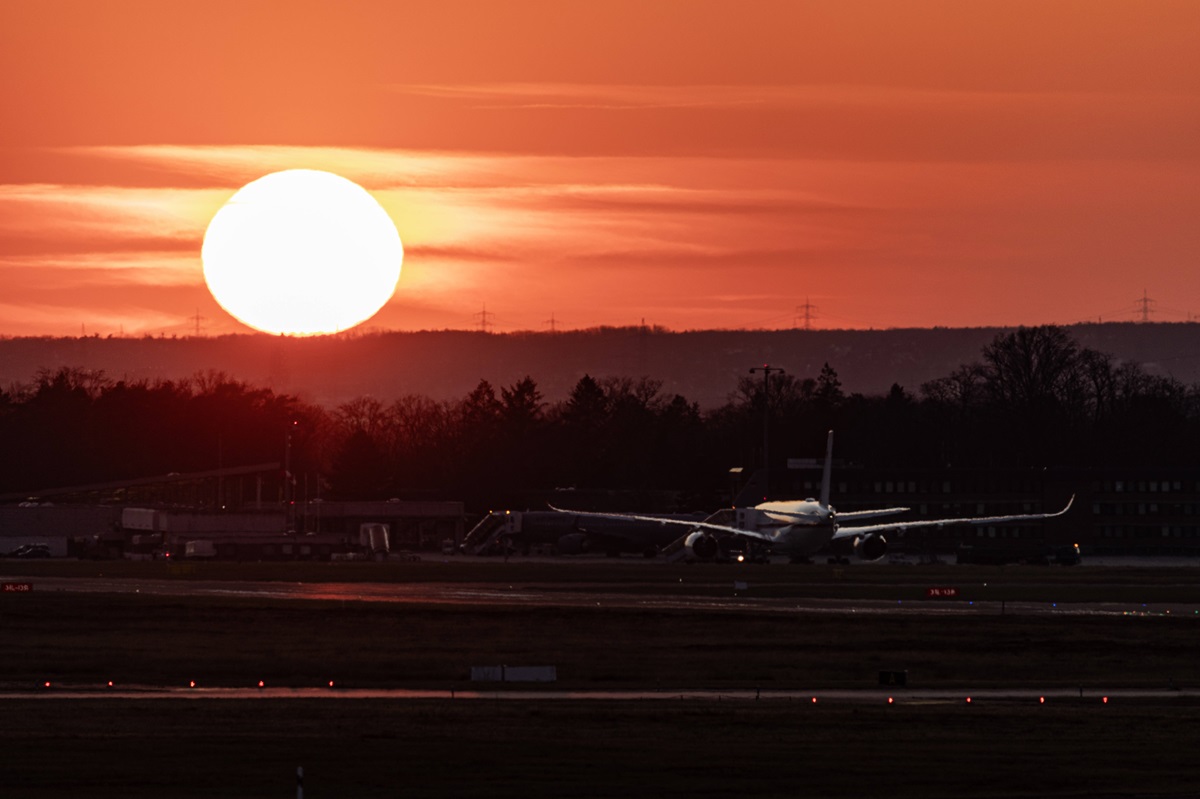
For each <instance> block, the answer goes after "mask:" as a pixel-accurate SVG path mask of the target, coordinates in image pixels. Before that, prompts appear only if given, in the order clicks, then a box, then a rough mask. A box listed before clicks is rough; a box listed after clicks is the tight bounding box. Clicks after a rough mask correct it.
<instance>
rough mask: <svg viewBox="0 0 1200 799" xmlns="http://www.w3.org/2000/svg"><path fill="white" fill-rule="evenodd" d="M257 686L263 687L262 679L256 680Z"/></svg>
mask: <svg viewBox="0 0 1200 799" xmlns="http://www.w3.org/2000/svg"><path fill="white" fill-rule="evenodd" d="M258 687H259V688H262V687H263V681H262V680H259V681H258Z"/></svg>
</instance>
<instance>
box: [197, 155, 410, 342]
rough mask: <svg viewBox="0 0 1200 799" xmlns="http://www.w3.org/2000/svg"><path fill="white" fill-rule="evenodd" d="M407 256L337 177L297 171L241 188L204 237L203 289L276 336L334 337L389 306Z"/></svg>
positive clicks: (367, 198) (360, 194) (381, 220)
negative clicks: (204, 286)
mask: <svg viewBox="0 0 1200 799" xmlns="http://www.w3.org/2000/svg"><path fill="white" fill-rule="evenodd" d="M403 257H404V249H403V246H402V245H401V243H400V235H399V234H398V233H397V232H396V227H395V225H394V224H393V223H392V220H391V218H390V217H389V216H388V215H387V212H386V211H384V210H383V208H382V207H381V206H380V205H379V203H378V202H376V200H375V198H374V197H372V196H371V195H370V194H369V193H368V192H367V191H366V190H365V189H363V188H362V187H361V186H359V185H357V184H356V183H353V182H352V181H349V180H347V179H345V178H343V177H340V176H338V175H334V174H332V173H330V172H320V171H316V170H311V169H289V170H286V171H283V172H273V173H271V174H269V175H266V176H264V177H261V178H259V179H258V180H255V181H253V182H251V183H248V184H246V185H245V186H243V187H242V188H241V189H240V190H239V191H238V192H237V193H236V194H234V195H233V197H231V198H230V199H229V201H228V202H227V203H225V205H224V206H223V207H222V208H221V210H219V211H218V212H217V213H216V214H215V215H214V216H213V218H212V221H211V222H210V223H209V225H208V230H207V231H206V232H205V234H204V246H203V250H202V259H203V261H204V279H205V281H206V282H207V283H208V288H209V291H211V292H212V295H213V297H214V298H215V299H216V300H217V302H218V303H220V305H221V307H222V308H224V309H225V310H226V311H228V312H229V313H230V314H231V315H232V316H234V317H236V318H237V319H238V320H240V321H241V322H243V323H245V324H247V325H249V326H250V327H253V328H255V329H257V330H262V331H264V332H268V333H284V334H288V335H297V336H313V335H323V334H327V333H336V332H338V331H340V330H346V329H347V328H351V327H354V326H355V325H357V324H360V323H362V322H364V321H366V320H367V319H369V318H371V317H372V316H373V315H374V314H375V313H376V312H377V311H378V310H379V309H380V308H382V307H383V305H384V304H385V303H386V302H387V301H388V300H389V299H390V298H391V296H392V293H393V292H394V291H395V288H396V281H397V280H399V278H400V264H401V261H402V260H403Z"/></svg>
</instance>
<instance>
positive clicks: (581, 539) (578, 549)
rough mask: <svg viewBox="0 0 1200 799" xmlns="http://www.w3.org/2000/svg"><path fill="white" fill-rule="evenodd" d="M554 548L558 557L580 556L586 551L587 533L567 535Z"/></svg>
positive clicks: (561, 537)
mask: <svg viewBox="0 0 1200 799" xmlns="http://www.w3.org/2000/svg"><path fill="white" fill-rule="evenodd" d="M554 546H555V548H556V549H557V550H558V554H560V555H582V554H583V553H585V552H587V551H588V537H587V533H567V534H566V535H564V536H560V537H559V539H558V541H556V542H555V544H554Z"/></svg>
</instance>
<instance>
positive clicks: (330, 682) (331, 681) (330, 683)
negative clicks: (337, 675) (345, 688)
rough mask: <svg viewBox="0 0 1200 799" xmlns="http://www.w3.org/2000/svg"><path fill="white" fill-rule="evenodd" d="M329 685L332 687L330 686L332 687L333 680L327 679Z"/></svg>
mask: <svg viewBox="0 0 1200 799" xmlns="http://www.w3.org/2000/svg"><path fill="white" fill-rule="evenodd" d="M329 687H330V688H332V687H333V680H330V681H329Z"/></svg>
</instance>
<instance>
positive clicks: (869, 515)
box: [837, 508, 912, 521]
mask: <svg viewBox="0 0 1200 799" xmlns="http://www.w3.org/2000/svg"><path fill="white" fill-rule="evenodd" d="M910 510H912V508H877V509H875V510H850V511H838V513H837V517H838V520H839V521H846V520H847V519H874V518H877V517H879V516H895V515H896V514H897V513H908V512H909V511H910Z"/></svg>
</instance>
